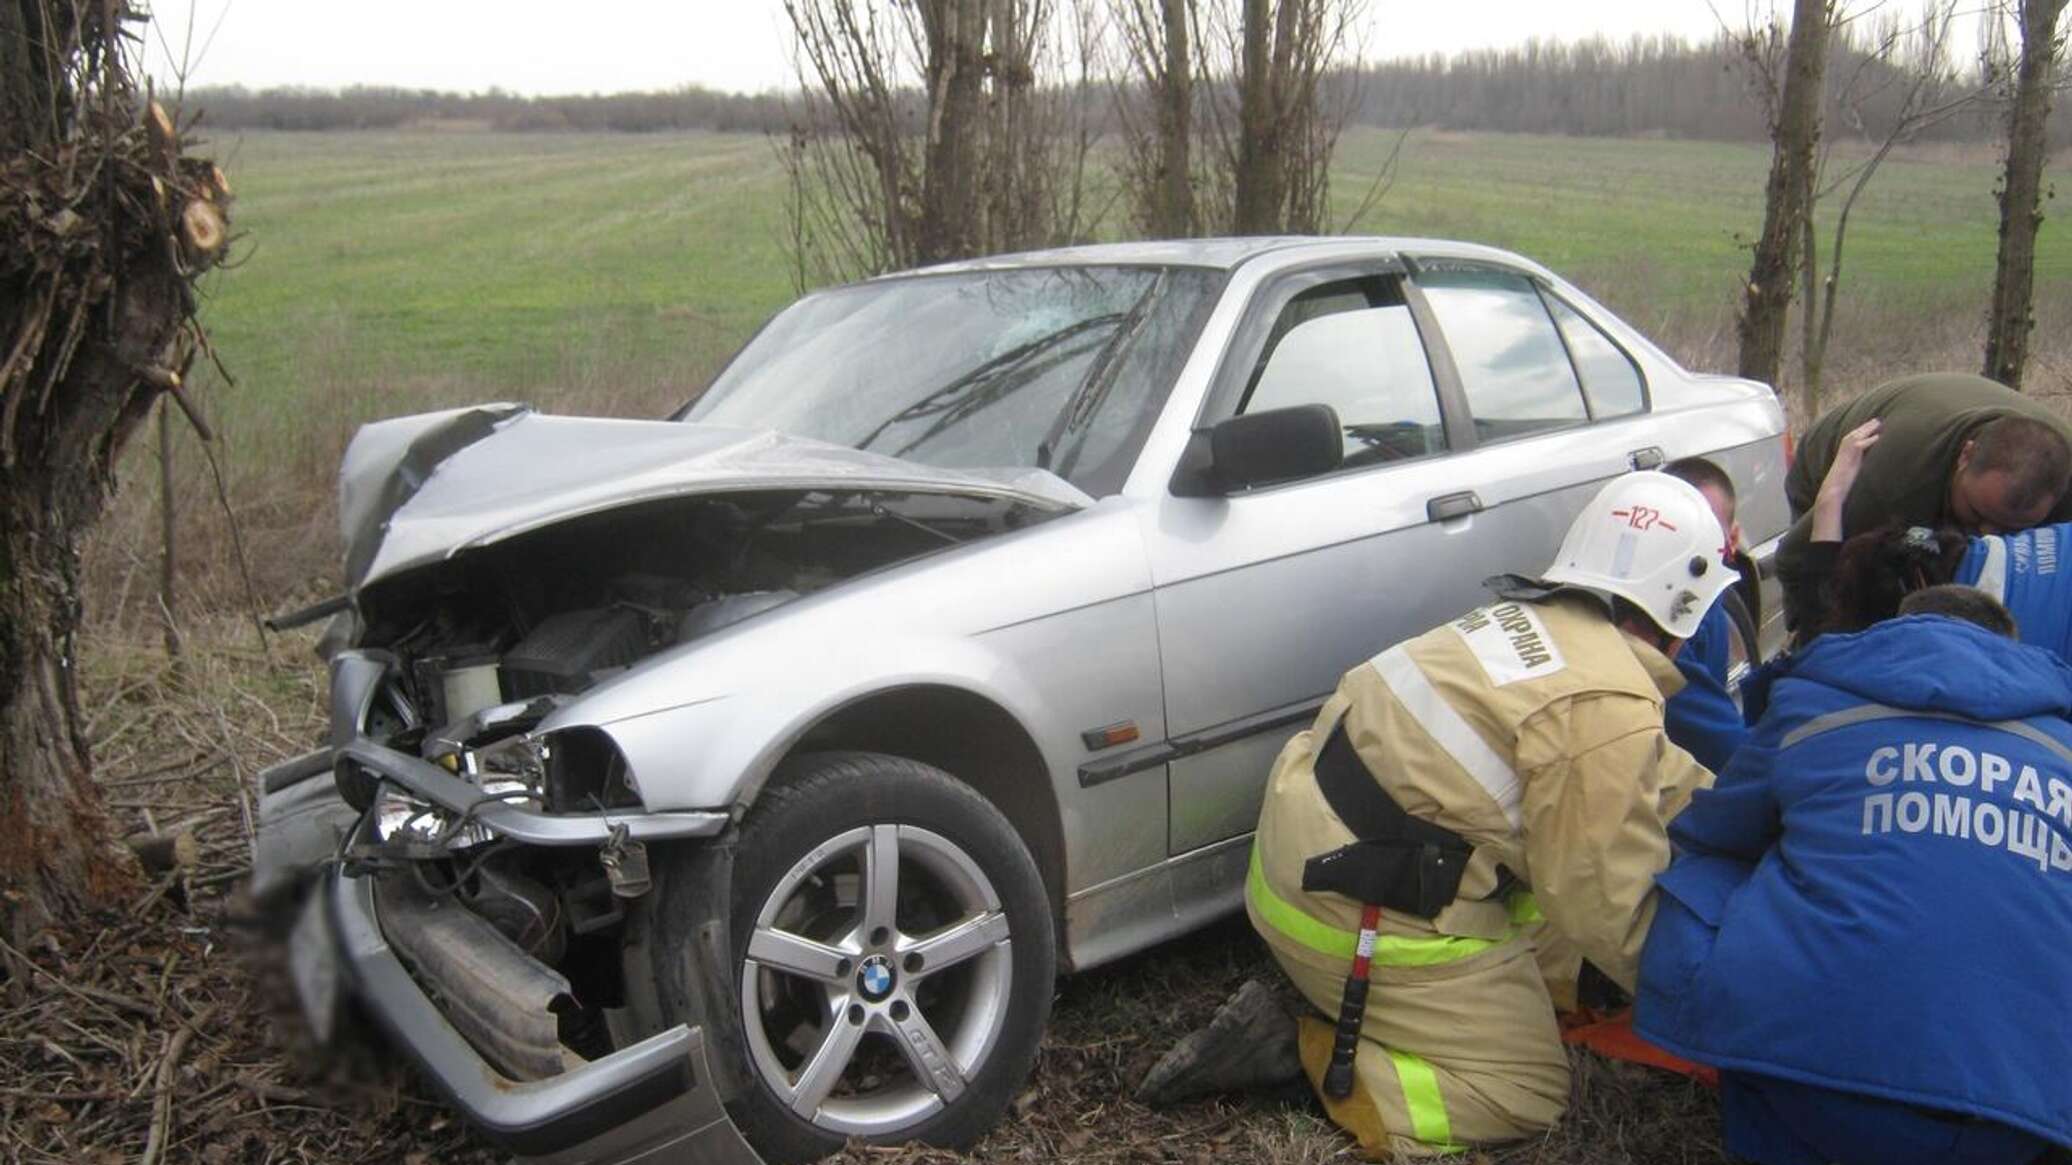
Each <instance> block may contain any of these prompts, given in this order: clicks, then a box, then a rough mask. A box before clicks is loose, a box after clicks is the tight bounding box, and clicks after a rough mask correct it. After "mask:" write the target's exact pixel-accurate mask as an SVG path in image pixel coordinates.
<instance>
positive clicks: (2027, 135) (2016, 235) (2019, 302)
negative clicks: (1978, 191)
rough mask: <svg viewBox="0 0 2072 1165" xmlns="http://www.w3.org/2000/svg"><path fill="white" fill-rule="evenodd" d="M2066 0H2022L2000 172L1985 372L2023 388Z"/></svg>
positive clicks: (2018, 1)
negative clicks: (2016, 61)
mask: <svg viewBox="0 0 2072 1165" xmlns="http://www.w3.org/2000/svg"><path fill="white" fill-rule="evenodd" d="M2065 2H2066V0H2016V10H2017V16H2018V18H2019V24H2020V26H2021V34H2022V55H2021V62H2020V64H2019V66H2018V67H2017V68H2016V70H2015V76H2014V91H2013V93H2012V95H2011V97H2010V100H2009V101H2008V106H2007V161H2006V169H2005V170H2004V172H2003V173H2002V175H2001V179H2000V192H1999V193H2000V252H1999V257H1998V259H1997V260H1996V262H1995V263H1994V267H1993V302H1992V306H1991V307H1990V308H1988V309H1987V313H1986V362H1985V364H1986V366H1985V374H1986V375H1987V376H1989V377H1991V378H1993V379H1994V380H1997V381H1999V382H2001V383H2002V384H2005V385H2007V386H2009V387H2010V388H2020V387H2021V386H2022V374H2023V372H2024V371H2025V368H2026V366H2027V364H2028V362H2029V333H2030V331H2032V330H2033V329H2034V328H2035V327H2036V317H2035V313H2034V310H2033V308H2032V296H2033V293H2034V291H2035V283H2036V235H2037V232H2038V231H2039V230H2040V229H2042V226H2043V201H2042V193H2043V163H2044V161H2045V160H2046V158H2047V157H2048V155H2049V153H2050V148H2049V139H2048V138H2047V137H2046V129H2047V125H2046V123H2047V122H2048V121H2049V119H2050V99H2051V88H2052V85H2053V83H2054V80H2055V73H2056V70H2057V61H2058V55H2059V54H2060V53H2061V52H2063V51H2064V39H2063V37H2062V36H2061V35H2060V33H2059V32H2058V18H2059V17H2060V16H2062V15H2063V14H2064V11H2065Z"/></svg>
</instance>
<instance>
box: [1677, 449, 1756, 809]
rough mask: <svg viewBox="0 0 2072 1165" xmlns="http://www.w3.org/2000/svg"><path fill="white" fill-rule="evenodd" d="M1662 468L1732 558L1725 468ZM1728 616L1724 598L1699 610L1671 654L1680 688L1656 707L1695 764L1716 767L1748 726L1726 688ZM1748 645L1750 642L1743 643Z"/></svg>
mask: <svg viewBox="0 0 2072 1165" xmlns="http://www.w3.org/2000/svg"><path fill="white" fill-rule="evenodd" d="M1662 472H1664V473H1666V474H1668V475H1669V476H1671V477H1674V478H1677V479H1679V480H1682V481H1687V482H1690V483H1691V484H1692V485H1693V486H1695V487H1697V490H1698V492H1699V493H1700V494H1703V495H1704V497H1705V502H1706V504H1707V505H1709V506H1710V507H1712V512H1713V516H1714V517H1716V518H1718V519H1719V529H1720V537H1721V538H1722V539H1724V541H1725V544H1724V546H1723V547H1722V548H1721V553H1722V554H1724V555H1725V556H1726V559H1727V561H1729V562H1732V561H1733V560H1734V559H1735V557H1736V556H1737V555H1738V554H1739V553H1740V548H1741V523H1740V522H1738V521H1736V520H1735V518H1734V506H1735V493H1734V479H1733V478H1731V477H1729V476H1727V471H1726V470H1724V469H1721V468H1720V467H1719V466H1718V465H1715V464H1713V463H1712V462H1710V461H1707V460H1706V459H1704V458H1703V457H1685V458H1682V459H1680V460H1677V461H1672V462H1670V463H1669V464H1667V465H1665V466H1663V467H1662ZM1733 625H1734V621H1733V619H1732V618H1731V617H1730V616H1729V615H1728V614H1727V605H1726V604H1725V603H1714V604H1713V605H1712V608H1711V609H1710V610H1708V611H1706V612H1705V618H1704V620H1703V621H1702V622H1700V623H1699V624H1698V630H1697V631H1695V632H1693V633H1692V634H1691V636H1690V637H1689V638H1688V639H1686V640H1685V641H1684V646H1683V650H1681V651H1679V652H1677V653H1676V670H1678V671H1680V672H1682V673H1683V677H1684V686H1683V690H1682V691H1680V692H1678V693H1677V694H1676V695H1674V696H1671V697H1670V698H1669V702H1668V703H1667V704H1665V705H1664V706H1663V708H1662V722H1663V724H1664V725H1665V726H1666V727H1667V728H1668V730H1669V739H1671V740H1673V741H1675V742H1676V743H1677V745H1679V746H1680V747H1682V748H1683V749H1684V751H1686V752H1688V753H1690V754H1691V755H1692V756H1694V757H1697V758H1698V763H1699V764H1702V765H1704V766H1705V767H1706V768H1708V769H1711V770H1713V771H1714V772H1718V771H1719V770H1720V769H1722V768H1724V767H1726V763H1727V758H1728V757H1731V756H1733V755H1734V750H1735V749H1737V748H1739V747H1741V741H1742V738H1743V737H1746V736H1747V735H1748V727H1747V725H1745V724H1744V723H1742V720H1741V708H1740V707H1739V706H1738V705H1737V704H1735V703H1734V697H1733V695H1732V694H1731V693H1730V692H1729V690H1728V687H1727V673H1728V670H1729V669H1730V668H1731V667H1732V664H1733V659H1732V651H1733V644H1732V642H1731V641H1732V639H1733ZM1749 646H1751V647H1753V646H1754V645H1753V644H1751V645H1749Z"/></svg>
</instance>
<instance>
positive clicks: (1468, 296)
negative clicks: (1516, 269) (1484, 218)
mask: <svg viewBox="0 0 2072 1165" xmlns="http://www.w3.org/2000/svg"><path fill="white" fill-rule="evenodd" d="M1417 286H1418V288H1419V289H1420V290H1421V291H1423V292H1424V295H1425V299H1426V300H1427V301H1428V302H1429V303H1430V304H1431V307H1432V315H1433V316H1434V317H1436V318H1437V320H1438V321H1439V330H1440V332H1441V333H1443V334H1444V335H1445V337H1446V346H1447V348H1448V349H1449V350H1450V351H1451V352H1452V353H1453V360H1454V364H1455V365H1456V366H1457V367H1458V368H1459V369H1460V379H1461V388H1462V390H1463V392H1464V393H1465V394H1466V396H1467V400H1468V412H1469V414H1470V415H1471V416H1472V417H1473V418H1474V420H1475V434H1476V436H1477V437H1479V438H1480V439H1481V440H1484V441H1501V440H1504V439H1506V438H1509V437H1518V436H1523V435H1525V434H1527V433H1535V432H1539V431H1541V430H1543V429H1556V428H1561V427H1564V426H1567V425H1574V424H1579V423H1582V422H1584V421H1587V420H1589V419H1590V413H1589V410H1588V409H1587V408H1585V407H1584V404H1583V390H1582V386H1581V384H1580V383H1578V382H1577V380H1576V373H1575V369H1574V368H1573V367H1571V366H1570V364H1569V359H1568V352H1567V349H1566V348H1564V347H1563V345H1562V342H1561V335H1560V333H1558V332H1556V331H1555V328H1554V319H1553V317H1552V316H1549V315H1548V314H1547V307H1546V305H1545V303H1543V302H1542V301H1541V299H1540V294H1539V292H1538V291H1537V290H1536V289H1535V288H1534V287H1533V285H1532V283H1531V281H1529V280H1527V279H1526V278H1525V277H1523V276H1520V275H1514V274H1512V273H1510V272H1506V271H1491V270H1484V269H1480V268H1440V269H1436V270H1434V269H1426V270H1424V271H1421V272H1420V273H1419V274H1418V277H1417Z"/></svg>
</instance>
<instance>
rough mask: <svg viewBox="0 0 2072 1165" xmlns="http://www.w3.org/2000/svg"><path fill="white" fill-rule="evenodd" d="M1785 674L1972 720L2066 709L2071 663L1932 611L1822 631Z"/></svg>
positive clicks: (2071, 701) (2071, 705)
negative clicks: (1850, 629)
mask: <svg viewBox="0 0 2072 1165" xmlns="http://www.w3.org/2000/svg"><path fill="white" fill-rule="evenodd" d="M1790 676H1791V678H1793V679H1803V680H1811V681H1813V682H1814V683H1818V684H1824V685H1826V686H1828V687H1832V688H1839V689H1841V690H1842V691H1845V692H1849V693H1852V694H1854V695H1856V696H1859V697H1861V698H1862V699H1864V700H1866V701H1869V702H1871V703H1876V704H1886V705H1890V706H1892V707H1895V708H1909V709H1933V710H1936V711H1942V712H1955V713H1957V714H1958V715H1961V716H1968V717H1970V718H1971V719H1974V720H2019V719H2021V718H2023V717H2026V716H2041V715H2059V716H2063V715H2068V714H2072V665H2068V664H2066V663H2065V661H2063V660H2061V659H2059V658H2058V657H2057V655H2056V654H2055V653H2053V652H2051V651H2048V650H2046V649H2044V648H2041V647H2032V646H2029V645H2027V644H2023V643H2016V642H2014V641H2012V640H2009V639H2005V638H2003V637H2001V636H1998V635H1995V634H1993V633H1992V632H1990V631H1988V630H1986V629H1985V628H1983V627H1979V626H1976V625H1974V624H1971V623H1966V622H1964V621H1962V620H1959V619H1950V618H1945V617H1942V616H1939V615H1908V616H1906V617H1904V618H1899V619H1887V620H1885V621H1884V622H1882V623H1878V624H1875V625H1873V626H1872V627H1870V628H1869V629H1867V630H1864V631H1858V632H1856V633H1855V634H1852V635H1823V636H1821V637H1820V638H1818V639H1816V640H1814V641H1813V644H1812V646H1810V647H1808V648H1806V649H1805V650H1804V651H1803V652H1801V653H1800V654H1799V656H1798V658H1797V659H1796V660H1795V661H1794V662H1793V663H1792V666H1791V671H1790Z"/></svg>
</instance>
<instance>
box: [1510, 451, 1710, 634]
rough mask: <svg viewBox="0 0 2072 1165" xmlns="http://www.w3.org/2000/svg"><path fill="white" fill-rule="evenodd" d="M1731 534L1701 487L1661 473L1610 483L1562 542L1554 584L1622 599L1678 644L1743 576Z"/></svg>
mask: <svg viewBox="0 0 2072 1165" xmlns="http://www.w3.org/2000/svg"><path fill="white" fill-rule="evenodd" d="M1725 542H1726V536H1725V535H1724V534H1722V533H1721V532H1720V528H1719V519H1718V518H1717V517H1715V516H1714V515H1713V512H1712V507H1711V506H1710V505H1708V504H1707V503H1706V501H1705V495H1704V494H1702V493H1699V492H1698V490H1697V487H1695V486H1693V485H1691V484H1690V483H1688V482H1685V481H1682V480H1680V479H1678V478H1674V477H1671V476H1669V475H1668V474H1666V473H1660V472H1657V471H1654V470H1646V471H1643V472H1639V473H1628V474H1623V475H1621V476H1619V477H1615V478H1613V479H1612V480H1611V481H1609V482H1606V483H1605V486H1604V488H1603V489H1601V490H1598V491H1597V496H1596V497H1594V498H1592V499H1590V504H1589V505H1586V506H1584V507H1583V512H1582V513H1580V514H1577V515H1576V520H1575V522H1574V523H1572V524H1571V525H1570V526H1569V528H1568V536H1567V537H1565V538H1563V539H1562V540H1561V552H1560V553H1559V554H1556V555H1555V556H1554V564H1553V565H1552V566H1549V567H1548V568H1547V570H1546V573H1545V574H1544V575H1543V576H1542V577H1543V578H1544V579H1545V580H1546V581H1547V582H1550V583H1562V584H1565V585H1568V586H1577V587H1588V588H1590V589H1591V590H1596V591H1604V592H1607V593H1610V594H1614V595H1617V596H1619V597H1620V598H1622V599H1625V600H1626V601H1627V602H1629V603H1632V604H1633V605H1634V606H1636V607H1638V608H1640V609H1641V610H1642V611H1645V612H1647V615H1648V617H1649V618H1650V619H1653V620H1654V621H1655V624H1656V625H1657V626H1659V627H1660V628H1662V630H1664V631H1666V632H1668V633H1669V634H1670V635H1671V636H1673V637H1675V638H1677V639H1689V638H1690V637H1691V635H1692V634H1693V633H1694V632H1696V631H1697V630H1698V623H1699V621H1700V620H1702V619H1704V618H1705V612H1706V611H1707V610H1708V609H1710V608H1711V606H1712V601H1713V600H1714V599H1716V598H1718V597H1719V593H1720V592H1721V591H1723V590H1726V589H1727V588H1728V587H1730V586H1732V585H1733V583H1734V578H1735V573H1734V571H1732V570H1731V569H1729V568H1728V567H1727V564H1726V562H1725V561H1724V560H1723V559H1722V558H1721V553H1722V552H1723V551H1724V549H1725V546H1724V543H1725Z"/></svg>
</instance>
